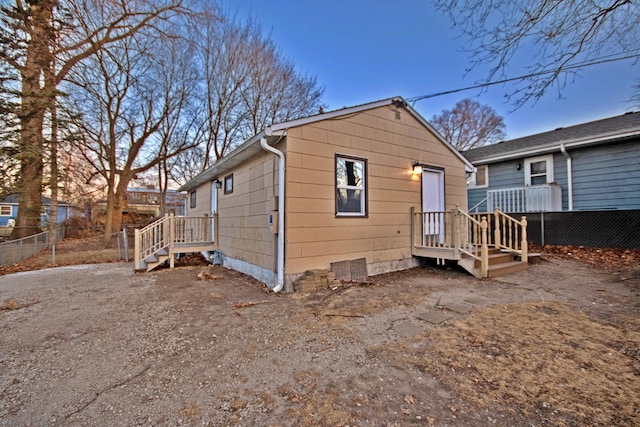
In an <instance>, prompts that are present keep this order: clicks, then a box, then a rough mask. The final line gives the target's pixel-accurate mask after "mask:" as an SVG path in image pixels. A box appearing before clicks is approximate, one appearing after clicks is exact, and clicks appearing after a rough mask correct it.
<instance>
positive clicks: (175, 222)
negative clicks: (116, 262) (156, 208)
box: [134, 214, 218, 270]
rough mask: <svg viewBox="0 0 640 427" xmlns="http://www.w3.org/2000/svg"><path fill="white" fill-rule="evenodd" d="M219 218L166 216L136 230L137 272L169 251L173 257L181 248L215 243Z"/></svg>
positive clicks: (135, 255) (135, 258)
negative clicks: (160, 254) (146, 260)
mask: <svg viewBox="0 0 640 427" xmlns="http://www.w3.org/2000/svg"><path fill="white" fill-rule="evenodd" d="M217 228H218V215H217V214H214V215H212V216H203V217H184V216H180V217H178V216H174V215H166V216H164V217H162V218H160V219H158V220H157V221H155V222H153V223H152V224H149V225H147V226H146V227H144V228H141V229H139V230H138V229H136V230H135V254H134V261H135V269H136V270H140V269H141V267H142V261H144V260H145V259H147V258H149V257H150V256H152V255H154V254H156V253H158V252H159V251H161V250H163V249H166V250H167V253H169V254H172V253H174V252H176V251H175V248H177V247H180V246H189V245H197V244H200V243H210V242H214V241H215V238H216V236H217V234H218V233H217Z"/></svg>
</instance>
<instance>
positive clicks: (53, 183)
mask: <svg viewBox="0 0 640 427" xmlns="http://www.w3.org/2000/svg"><path fill="white" fill-rule="evenodd" d="M49 155H50V156H51V160H50V163H51V166H50V167H51V177H50V178H49V186H50V187H51V206H50V208H49V244H51V245H55V244H56V240H57V238H58V112H57V107H56V102H55V98H54V99H53V100H52V102H51V141H50V147H49Z"/></svg>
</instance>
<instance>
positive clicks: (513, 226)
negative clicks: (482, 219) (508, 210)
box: [474, 208, 528, 262]
mask: <svg viewBox="0 0 640 427" xmlns="http://www.w3.org/2000/svg"><path fill="white" fill-rule="evenodd" d="M474 215H485V216H486V218H487V221H488V229H489V230H492V231H493V232H492V233H490V235H489V236H488V243H489V245H490V246H493V247H495V248H499V249H502V250H506V251H509V252H513V253H517V254H519V255H520V257H521V259H522V262H528V251H527V249H528V248H527V217H526V216H523V217H521V218H520V221H518V220H516V219H515V218H513V217H511V216H509V215H507V214H505V213H504V212H501V211H500V209H498V208H495V209H494V210H493V213H491V214H474Z"/></svg>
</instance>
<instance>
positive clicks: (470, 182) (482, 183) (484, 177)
mask: <svg viewBox="0 0 640 427" xmlns="http://www.w3.org/2000/svg"><path fill="white" fill-rule="evenodd" d="M488 186H489V166H488V165H481V166H478V167H476V171H475V172H471V173H469V174H468V175H467V187H469V188H483V187H488Z"/></svg>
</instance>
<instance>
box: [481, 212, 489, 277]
mask: <svg viewBox="0 0 640 427" xmlns="http://www.w3.org/2000/svg"><path fill="white" fill-rule="evenodd" d="M480 228H481V229H482V249H481V255H480V256H481V260H480V268H481V270H482V277H489V246H488V245H487V228H489V225H488V224H487V217H486V216H483V217H482V221H480Z"/></svg>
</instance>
